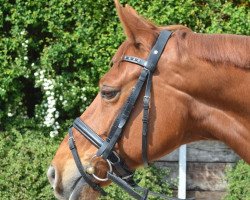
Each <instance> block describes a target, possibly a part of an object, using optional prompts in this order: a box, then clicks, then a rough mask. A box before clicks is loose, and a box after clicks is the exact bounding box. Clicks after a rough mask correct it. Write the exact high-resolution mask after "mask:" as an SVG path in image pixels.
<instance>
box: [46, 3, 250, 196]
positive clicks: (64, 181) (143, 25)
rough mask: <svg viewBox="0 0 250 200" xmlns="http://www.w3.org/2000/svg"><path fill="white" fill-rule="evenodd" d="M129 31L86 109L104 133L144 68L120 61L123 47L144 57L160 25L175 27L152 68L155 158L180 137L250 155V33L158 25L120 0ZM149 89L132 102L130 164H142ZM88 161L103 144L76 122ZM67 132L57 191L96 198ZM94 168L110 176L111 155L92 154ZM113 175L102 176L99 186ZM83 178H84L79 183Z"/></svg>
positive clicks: (56, 172) (51, 174) (57, 165)
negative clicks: (216, 143)
mask: <svg viewBox="0 0 250 200" xmlns="http://www.w3.org/2000/svg"><path fill="white" fill-rule="evenodd" d="M115 4H116V9H117V11H118V15H119V18H120V21H121V23H122V25H123V28H124V32H125V34H126V36H127V39H126V41H124V42H123V43H122V44H121V46H120V47H119V49H118V50H117V52H116V54H115V55H114V57H113V59H112V63H113V66H112V67H111V68H110V70H109V71H108V72H107V73H106V75H105V76H104V77H103V78H102V79H101V80H100V84H99V85H100V92H99V93H98V94H97V96H96V98H95V99H94V101H93V102H92V103H91V105H90V106H89V107H88V108H87V109H86V111H85V112H84V113H83V114H82V115H81V116H80V119H81V120H82V121H84V122H85V123H86V124H88V126H89V127H91V129H93V130H94V131H95V132H96V133H98V135H99V136H100V137H102V138H103V139H105V138H106V137H107V133H109V131H110V128H111V126H112V124H113V122H114V120H115V118H116V116H117V115H118V113H119V111H120V109H121V107H122V106H123V105H124V102H125V101H126V99H127V97H128V96H129V95H130V93H131V90H132V88H133V86H134V85H135V83H136V81H137V79H138V76H139V75H140V72H141V70H142V69H141V68H140V67H138V65H136V64H133V63H129V62H121V58H122V57H123V55H131V56H135V57H138V58H143V59H146V58H147V56H148V54H149V51H150V50H151V48H152V46H153V44H154V43H155V40H156V38H157V37H158V35H159V33H160V31H161V30H163V29H166V30H171V31H173V33H172V36H171V38H170V39H169V42H168V43H167V45H166V47H165V49H164V52H163V54H162V55H161V57H160V60H159V62H158V65H157V68H156V70H155V72H154V74H153V79H152V80H153V83H152V88H151V91H152V95H151V102H150V115H149V116H150V120H149V129H148V152H147V154H148V159H149V161H150V162H152V161H154V160H157V159H159V158H160V157H162V156H164V155H166V154H168V153H170V152H171V151H173V150H174V149H176V148H178V147H179V146H180V145H182V144H187V143H190V142H193V141H198V140H208V139H212V140H220V141H222V142H224V143H226V144H227V145H228V146H229V147H231V148H232V149H233V150H234V151H235V152H236V153H237V154H239V156H240V157H241V158H242V159H243V160H245V161H246V162H247V163H250V37H249V36H240V35H229V34H197V33H194V32H192V31H191V30H190V29H188V28H186V27H184V26H166V27H157V26H156V25H154V24H153V23H150V22H148V21H147V20H145V19H144V18H142V17H141V16H139V15H138V14H137V13H136V11H135V10H134V9H132V8H131V7H129V6H125V7H122V6H121V5H120V4H119V2H118V1H115ZM142 99H143V94H140V96H139V99H138V100H137V102H136V105H135V107H134V109H133V112H132V114H131V116H130V118H129V121H128V123H127V124H126V126H125V129H124V130H123V134H122V137H121V138H120V140H119V142H118V143H117V144H116V146H115V151H116V152H117V153H118V154H119V155H120V156H121V157H122V158H123V159H124V161H125V163H126V164H127V166H128V167H129V168H130V169H136V168H138V167H139V166H141V165H142V163H143V161H142V148H141V146H142V139H141V137H142V136H141V130H142V125H141V120H142V107H143V105H142V102H143V100H142ZM72 130H73V134H74V137H75V141H76V146H77V149H78V153H79V156H80V158H81V162H82V163H83V166H86V165H88V163H89V162H90V159H91V158H92V157H93V155H95V154H96V151H97V148H96V147H95V146H94V145H93V144H92V143H91V142H90V141H89V140H87V139H86V138H85V137H83V136H82V135H81V134H80V133H79V132H78V131H77V130H76V129H72ZM68 139H69V137H68V136H66V137H65V139H64V140H63V141H62V143H61V145H60V147H59V149H58V151H57V153H56V155H55V157H54V159H53V161H52V164H51V166H50V168H49V170H48V178H49V180H50V183H51V184H52V186H53V189H54V193H55V196H56V197H57V198H58V199H70V200H74V199H96V198H97V197H98V192H96V191H94V190H93V189H92V188H90V187H89V186H88V185H87V184H85V183H84V181H83V180H81V181H79V179H80V177H81V175H80V174H79V172H78V169H77V167H76V164H75V161H74V159H73V156H72V154H71V152H70V149H69V147H68ZM94 167H95V174H96V175H98V176H99V177H105V176H106V172H107V170H108V165H107V162H106V161H105V160H103V159H101V158H97V159H95V161H94ZM108 184H109V182H108V181H106V182H101V183H100V186H105V185H108ZM79 185H80V186H79Z"/></svg>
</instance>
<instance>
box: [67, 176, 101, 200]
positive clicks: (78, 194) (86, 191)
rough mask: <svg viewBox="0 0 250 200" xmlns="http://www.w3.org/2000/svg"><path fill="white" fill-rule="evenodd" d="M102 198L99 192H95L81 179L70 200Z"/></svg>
mask: <svg viewBox="0 0 250 200" xmlns="http://www.w3.org/2000/svg"><path fill="white" fill-rule="evenodd" d="M99 196H100V193H99V192H96V191H95V190H93V189H92V188H91V187H90V186H88V185H87V183H86V182H84V180H83V179H81V180H80V181H79V182H78V183H77V184H76V186H75V188H74V189H73V191H72V193H71V195H70V197H69V200H95V199H98V197H99Z"/></svg>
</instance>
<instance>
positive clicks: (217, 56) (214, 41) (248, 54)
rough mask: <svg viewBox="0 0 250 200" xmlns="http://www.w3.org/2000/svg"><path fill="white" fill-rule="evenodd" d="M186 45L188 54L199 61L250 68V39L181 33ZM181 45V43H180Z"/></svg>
mask: <svg viewBox="0 0 250 200" xmlns="http://www.w3.org/2000/svg"><path fill="white" fill-rule="evenodd" d="M178 35H180V36H181V39H183V38H187V41H186V43H185V45H186V47H185V48H187V49H188V53H192V54H194V55H195V56H196V57H198V58H199V59H201V60H203V61H206V62H209V63H212V64H213V65H215V66H216V65H218V64H222V65H225V66H235V67H239V68H244V69H249V68H250V37H249V36H243V35H232V34H198V33H194V32H185V31H182V33H179V34H178ZM178 43H179V45H180V42H178Z"/></svg>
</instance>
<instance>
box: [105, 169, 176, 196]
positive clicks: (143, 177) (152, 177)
mask: <svg viewBox="0 0 250 200" xmlns="http://www.w3.org/2000/svg"><path fill="white" fill-rule="evenodd" d="M167 175H168V171H166V170H163V169H160V168H157V167H155V166H150V167H148V168H143V169H139V170H137V171H136V173H135V177H134V178H135V180H136V182H137V183H138V185H140V186H142V187H144V188H148V189H149V190H150V191H154V192H157V193H161V194H165V195H167V196H171V195H172V191H171V190H170V189H169V183H167V182H166V180H164V177H166V176H167ZM105 191H106V192H108V196H106V197H101V198H100V199H101V200H116V199H126V200H133V198H132V197H131V196H129V195H128V194H127V193H126V192H124V191H123V190H122V189H121V188H119V187H118V186H117V185H115V184H111V185H110V186H109V187H108V188H106V189H105ZM149 199H155V200H156V199H159V198H157V197H152V196H149Z"/></svg>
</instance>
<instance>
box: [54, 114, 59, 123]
mask: <svg viewBox="0 0 250 200" xmlns="http://www.w3.org/2000/svg"><path fill="white" fill-rule="evenodd" d="M58 117H59V112H58V111H56V114H55V118H56V119H57V118H58ZM56 123H58V122H56Z"/></svg>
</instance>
